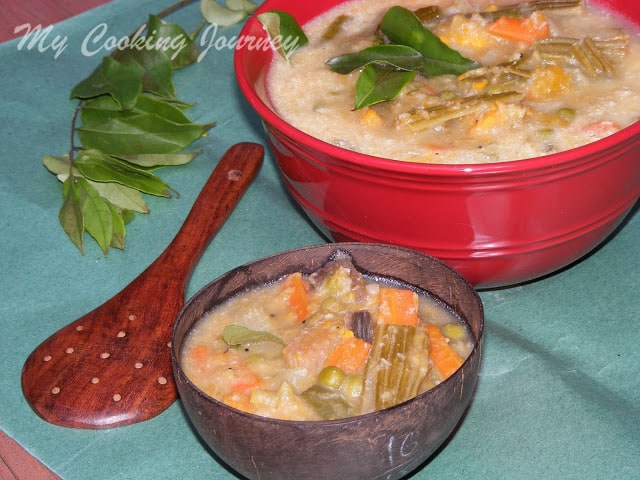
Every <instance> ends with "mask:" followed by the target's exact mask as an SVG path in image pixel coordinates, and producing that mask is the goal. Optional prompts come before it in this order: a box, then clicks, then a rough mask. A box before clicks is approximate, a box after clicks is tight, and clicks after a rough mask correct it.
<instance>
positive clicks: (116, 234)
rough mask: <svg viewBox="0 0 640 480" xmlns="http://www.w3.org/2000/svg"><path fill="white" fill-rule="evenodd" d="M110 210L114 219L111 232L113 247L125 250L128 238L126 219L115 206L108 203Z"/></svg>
mask: <svg viewBox="0 0 640 480" xmlns="http://www.w3.org/2000/svg"><path fill="white" fill-rule="evenodd" d="M107 205H108V206H109V210H111V219H112V223H111V224H112V232H111V245H110V246H111V247H113V248H119V249H120V250H122V249H124V244H125V239H126V236H127V229H126V227H125V225H124V218H123V217H122V213H121V212H120V210H119V209H118V208H116V207H115V206H114V205H112V204H110V203H108V204H107Z"/></svg>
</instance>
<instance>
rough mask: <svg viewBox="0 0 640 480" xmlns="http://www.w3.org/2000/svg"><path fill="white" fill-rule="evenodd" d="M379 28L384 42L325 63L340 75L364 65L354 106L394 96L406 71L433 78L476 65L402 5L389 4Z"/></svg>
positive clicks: (406, 77)
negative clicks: (391, 5) (393, 5)
mask: <svg viewBox="0 0 640 480" xmlns="http://www.w3.org/2000/svg"><path fill="white" fill-rule="evenodd" d="M380 31H381V33H382V34H384V37H385V38H386V41H387V43H386V44H384V45H374V46H372V47H368V48H365V49H364V50H361V51H359V52H357V53H350V54H345V55H339V56H337V57H334V58H331V59H329V61H328V62H327V65H328V66H329V68H331V69H332V70H333V71H335V72H337V73H342V74H346V73H350V72H352V71H353V70H356V69H358V68H362V67H364V69H363V70H362V72H361V73H360V77H359V78H358V83H357V85H356V100H355V108H356V109H359V108H363V107H366V106H369V105H373V104H374V103H379V102H381V101H386V100H391V99H393V98H395V97H396V96H397V95H398V94H399V93H400V92H401V91H402V90H403V89H404V87H405V86H406V85H407V83H409V82H410V81H411V80H412V79H413V77H412V76H410V75H409V74H408V72H413V73H420V74H422V75H425V76H427V77H434V76H438V75H460V74H461V73H464V72H466V71H469V70H471V69H474V68H478V67H480V64H479V63H478V62H476V61H474V60H471V59H468V58H466V57H464V56H462V55H461V54H460V53H459V52H458V51H456V50H453V49H452V48H450V47H448V46H447V45H446V44H445V43H444V42H443V41H442V40H440V38H438V36H437V35H435V34H434V33H433V32H431V30H429V29H428V28H427V27H425V26H424V25H423V24H422V22H421V21H420V19H419V18H418V17H417V16H416V15H415V13H414V12H412V11H410V10H408V9H406V8H404V7H398V6H396V7H391V8H390V9H389V10H388V11H387V13H386V14H385V15H384V17H383V19H382V22H381V23H380ZM392 72H393V73H392ZM363 77H364V78H363Z"/></svg>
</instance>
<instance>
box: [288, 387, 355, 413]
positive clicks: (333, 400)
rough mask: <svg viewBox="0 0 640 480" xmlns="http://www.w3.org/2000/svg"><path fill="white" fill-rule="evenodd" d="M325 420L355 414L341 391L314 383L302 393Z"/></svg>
mask: <svg viewBox="0 0 640 480" xmlns="http://www.w3.org/2000/svg"><path fill="white" fill-rule="evenodd" d="M300 396H301V397H302V398H303V399H305V400H306V401H307V402H308V403H309V405H311V406H312V407H313V409H314V410H315V411H316V412H318V415H320V416H321V417H322V418H323V419H325V420H336V419H338V418H345V417H349V416H351V415H353V412H352V409H351V406H350V405H349V402H347V401H346V400H345V398H344V397H343V396H342V394H341V393H340V392H339V391H336V390H333V389H331V388H327V387H323V386H322V385H314V386H312V387H310V388H308V389H306V390H305V391H304V392H302V393H301V394H300Z"/></svg>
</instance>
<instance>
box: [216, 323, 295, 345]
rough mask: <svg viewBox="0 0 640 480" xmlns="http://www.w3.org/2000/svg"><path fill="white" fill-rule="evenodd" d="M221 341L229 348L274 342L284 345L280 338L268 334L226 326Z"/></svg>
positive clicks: (238, 326)
mask: <svg viewBox="0 0 640 480" xmlns="http://www.w3.org/2000/svg"><path fill="white" fill-rule="evenodd" d="M222 340H223V341H224V342H225V343H226V344H227V345H229V346H230V347H239V346H241V345H247V344H251V343H261V342H275V343H281V344H284V342H283V341H282V340H281V339H280V337H278V336H276V335H274V334H273V333H270V332H264V331H260V330H252V329H251V328H247V327H243V326H242V325H235V324H234V325H227V326H226V327H224V330H223V331H222Z"/></svg>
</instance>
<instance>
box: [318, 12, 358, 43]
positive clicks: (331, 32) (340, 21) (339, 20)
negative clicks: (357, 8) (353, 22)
mask: <svg viewBox="0 0 640 480" xmlns="http://www.w3.org/2000/svg"><path fill="white" fill-rule="evenodd" d="M350 19H351V17H350V16H349V15H338V16H337V17H336V18H335V19H334V20H333V22H331V23H330V24H329V26H328V27H327V28H326V30H325V31H324V32H322V37H321V38H322V40H325V41H326V40H332V39H333V38H335V37H336V35H338V34H339V33H340V32H341V31H342V27H343V26H344V24H345V22H347V21H348V20H350Z"/></svg>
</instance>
